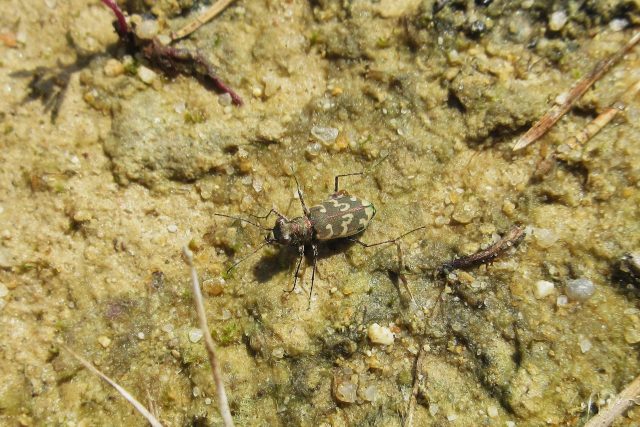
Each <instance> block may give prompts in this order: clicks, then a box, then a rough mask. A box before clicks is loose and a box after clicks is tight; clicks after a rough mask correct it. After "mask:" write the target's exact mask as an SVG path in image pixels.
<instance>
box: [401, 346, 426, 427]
mask: <svg viewBox="0 0 640 427" xmlns="http://www.w3.org/2000/svg"><path fill="white" fill-rule="evenodd" d="M426 355H427V352H426V351H424V344H421V345H420V350H419V352H418V357H417V358H416V364H415V371H414V374H413V375H414V377H413V387H412V389H411V397H410V398H409V409H408V410H407V418H406V419H405V422H404V426H405V427H413V416H414V414H415V412H416V402H417V396H418V390H419V389H420V384H421V383H422V381H424V375H423V373H422V370H423V368H422V366H423V365H424V359H425V357H426Z"/></svg>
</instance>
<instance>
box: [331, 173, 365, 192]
mask: <svg viewBox="0 0 640 427" xmlns="http://www.w3.org/2000/svg"><path fill="white" fill-rule="evenodd" d="M356 175H364V172H354V173H343V174H341V175H336V176H335V187H334V190H333V192H334V193H337V192H338V180H339V179H340V178H342V177H343V176H356Z"/></svg>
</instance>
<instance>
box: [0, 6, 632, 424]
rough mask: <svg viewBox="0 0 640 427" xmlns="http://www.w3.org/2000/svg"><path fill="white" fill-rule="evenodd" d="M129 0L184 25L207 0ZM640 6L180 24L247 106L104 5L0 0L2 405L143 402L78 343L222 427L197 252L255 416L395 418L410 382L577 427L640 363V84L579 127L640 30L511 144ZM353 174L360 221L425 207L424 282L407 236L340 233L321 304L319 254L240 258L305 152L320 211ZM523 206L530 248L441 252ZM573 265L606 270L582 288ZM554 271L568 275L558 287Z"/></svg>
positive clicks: (110, 414)
mask: <svg viewBox="0 0 640 427" xmlns="http://www.w3.org/2000/svg"><path fill="white" fill-rule="evenodd" d="M127 6H128V7H129V11H130V12H131V13H133V12H137V13H141V12H147V14H146V15H145V16H146V17H147V18H151V17H155V18H157V19H158V23H159V27H160V30H161V32H164V33H168V32H169V30H170V29H176V28H178V27H180V26H181V25H182V24H184V23H186V22H188V21H189V20H190V19H193V16H194V15H195V14H197V13H198V11H199V9H198V7H197V6H198V5H195V6H194V5H192V2H190V1H182V2H178V1H166V2H158V3H156V4H155V5H154V7H153V8H151V9H150V8H148V7H146V6H145V4H144V2H138V1H130V2H129V3H128V4H127ZM192 7H193V9H190V8H192ZM639 9H640V5H638V3H637V2H635V3H634V2H628V1H627V2H625V1H613V0H612V1H593V2H560V1H558V2H546V1H545V2H539V1H532V0H528V1H522V2H500V1H494V2H490V1H476V2H466V1H450V2H446V1H439V2H435V1H429V0H425V1H418V0H401V1H392V0H380V1H364V0H358V1H352V2H341V1H329V0H326V1H324V0H320V1H313V2H304V1H298V0H293V1H286V2H275V1H252V2H248V1H238V2H236V3H234V4H233V5H232V6H231V7H230V8H229V9H228V10H226V11H225V13H224V14H223V15H221V16H220V17H218V18H216V19H215V20H214V21H213V22H211V23H209V24H207V25H205V26H203V27H202V28H201V29H200V30H198V31H197V32H196V33H194V34H193V35H192V36H191V37H189V38H188V39H185V40H183V41H180V42H179V43H178V44H179V46H181V47H184V48H188V49H194V50H195V49H198V50H199V51H200V52H202V53H203V54H204V55H205V56H206V57H207V58H208V59H209V60H210V61H211V62H212V63H213V64H215V65H216V67H217V69H218V72H219V75H220V77H221V78H222V79H223V80H225V81H226V82H227V83H228V84H229V85H230V86H231V87H233V88H235V89H236V90H237V91H238V92H239V93H240V94H241V96H242V97H243V99H244V101H245V105H244V106H242V107H235V106H233V105H230V102H229V101H230V100H229V98H228V97H227V96H225V95H220V94H218V93H216V92H215V91H212V90H210V88H207V87H205V86H203V85H202V84H201V83H200V82H198V81H197V80H195V79H193V78H191V77H175V78H167V77H165V76H163V74H162V72H161V71H160V70H157V69H155V70H154V69H153V67H152V65H151V64H148V63H146V62H145V60H144V59H143V58H142V57H140V56H134V57H132V56H127V55H126V53H125V51H124V49H123V48H122V47H121V46H118V45H117V42H118V37H117V35H116V33H115V31H114V30H113V27H112V20H113V16H112V14H111V12H110V11H109V10H108V9H107V8H105V7H104V6H103V5H102V4H101V3H100V2H99V1H90V2H88V3H87V2H85V1H79V0H70V1H66V2H63V1H60V0H38V1H33V2H20V1H16V0H5V1H3V2H2V3H0V11H2V15H1V16H0V35H1V36H2V38H1V40H0V53H1V61H2V68H1V69H0V89H1V90H2V94H3V96H2V97H1V99H0V134H1V135H2V137H1V138H0V164H1V165H2V167H0V361H1V363H0V423H2V424H4V425H86V426H89V425H144V424H145V422H144V420H143V419H142V418H141V417H140V416H139V415H138V414H136V413H135V412H134V411H133V410H132V408H130V407H129V406H128V404H127V403H126V402H125V401H124V400H123V399H122V398H121V397H120V396H119V395H117V394H116V393H115V391H114V390H112V389H111V388H110V387H109V386H108V385H106V384H105V383H103V382H101V381H100V380H99V379H98V378H96V377H94V376H93V375H92V374H91V373H90V372H87V371H86V370H84V369H83V368H82V367H81V366H80V365H79V364H78V363H77V362H76V361H75V360H74V359H73V358H71V357H70V356H69V355H68V354H67V353H65V352H64V350H63V349H62V348H61V347H60V344H61V343H65V344H66V345H68V346H70V347H71V348H73V349H75V350H76V351H77V352H79V353H81V354H82V355H84V356H85V357H86V358H88V359H89V360H91V361H92V362H93V363H95V364H96V366H98V367H99V368H100V369H102V370H104V372H105V373H107V374H108V375H110V376H111V377H113V378H114V379H116V380H117V381H118V382H120V383H121V384H122V385H123V386H124V387H125V388H127V389H129V390H130V391H131V392H132V393H133V394H134V395H135V396H137V397H138V398H139V399H140V400H141V401H143V402H144V403H145V404H147V405H149V406H150V407H151V408H152V410H153V411H154V412H155V413H156V414H157V416H158V417H159V418H160V420H162V422H163V423H166V424H167V425H176V426H178V425H220V424H221V419H220V417H219V414H218V412H217V406H216V401H215V394H214V387H213V384H212V382H211V379H210V371H209V367H208V362H207V357H206V353H205V351H204V348H203V346H202V340H201V339H200V336H199V334H198V332H199V331H198V329H197V326H196V325H197V320H196V318H195V311H194V310H193V306H192V301H191V294H190V291H189V282H188V271H187V268H186V266H185V264H184V262H183V260H182V259H181V255H180V253H181V247H182V246H184V245H189V246H190V247H191V248H192V249H193V250H194V251H195V254H196V265H197V268H198V270H199V272H200V275H201V276H202V280H203V290H204V293H205V296H206V306H207V311H208V314H209V317H210V324H211V328H212V330H213V331H214V332H213V335H214V339H215V341H216V342H217V343H218V345H219V351H220V353H221V358H222V360H223V368H224V372H225V379H226V384H227V390H228V394H229V398H230V402H231V406H232V411H233V415H234V419H235V421H236V423H237V425H301V426H307V425H315V426H317V425H331V426H343V425H345V426H346V425H376V426H396V425H402V424H403V423H404V421H405V420H406V419H407V410H408V409H407V408H408V407H409V400H410V397H411V394H412V389H413V385H414V381H416V378H417V381H418V382H417V394H416V400H417V405H416V408H415V412H414V415H413V417H414V418H413V422H414V425H454V426H455V425H460V426H465V425H502V426H504V425H507V426H511V425H519V426H520V425H522V426H528V425H531V426H534V425H542V424H545V423H547V424H550V425H581V424H583V423H584V422H585V421H586V420H587V419H588V418H589V417H590V416H592V415H593V413H594V412H596V411H598V409H599V408H601V407H603V406H604V405H605V404H606V402H607V401H608V399H610V398H611V397H612V396H613V395H614V394H615V393H617V392H619V391H620V390H621V389H622V387H624V385H625V384H628V383H629V382H631V380H632V379H633V378H634V377H636V376H637V375H638V374H640V360H639V358H638V344H639V343H640V307H639V305H638V288H637V287H638V279H637V277H634V276H633V275H625V274H622V273H621V272H620V268H619V267H620V260H621V259H622V257H623V256H625V255H627V254H633V253H635V254H638V253H640V221H638V219H639V218H640V212H639V209H640V208H639V206H640V188H639V185H640V184H639V183H640V145H639V144H638V141H639V140H640V120H639V117H640V103H639V102H638V97H635V98H633V99H630V100H626V101H627V102H628V106H627V109H626V111H625V112H624V113H623V114H620V115H619V117H617V118H616V119H614V121H613V122H612V123H611V124H610V125H608V126H607V127H605V128H604V129H603V130H602V131H601V132H600V133H599V134H598V135H597V136H596V137H594V138H593V139H591V140H590V141H589V142H588V143H587V144H586V145H585V146H584V147H580V148H578V149H576V150H573V151H571V150H566V149H565V146H563V144H565V142H566V140H567V139H568V138H569V137H570V136H571V135H573V134H574V133H575V132H576V131H578V130H580V129H581V128H582V127H583V126H585V125H586V124H587V123H588V121H589V120H591V119H592V118H593V117H595V116H596V115H597V114H598V113H599V112H601V111H602V110H603V109H604V108H605V107H607V106H609V105H610V104H611V103H612V102H613V101H615V100H616V99H618V98H619V97H620V94H622V93H624V92H625V91H626V89H627V88H628V87H629V86H630V85H632V84H633V83H635V82H636V81H637V80H638V79H639V78H640V56H639V55H640V50H639V49H638V48H636V49H635V50H634V51H632V52H631V53H630V54H628V55H627V56H626V57H625V58H624V60H623V61H621V62H620V64H618V65H617V66H616V67H614V68H613V69H612V70H611V71H610V72H609V73H607V74H606V75H605V77H604V78H603V79H602V80H601V81H599V82H598V84H597V85H596V86H595V87H594V89H592V90H590V91H589V92H587V94H586V95H585V97H584V98H583V99H582V100H581V101H580V102H579V103H578V105H577V106H576V107H575V108H574V109H573V110H572V111H571V112H570V113H569V114H568V115H567V116H566V117H565V118H563V119H562V120H561V121H560V122H559V123H558V124H557V125H556V126H555V127H554V128H553V129H552V130H551V132H550V133H549V134H548V135H547V136H545V137H544V138H543V139H542V140H541V141H539V142H537V143H536V144H534V145H532V146H531V147H529V148H527V149H526V150H523V151H522V152H517V153H514V152H512V150H511V146H512V142H513V141H514V140H515V139H516V138H517V137H518V136H520V135H521V134H522V133H523V132H524V131H525V130H526V129H527V128H528V127H529V126H530V125H531V124H532V123H533V122H535V120H536V119H537V118H539V117H540V116H541V115H542V114H543V113H544V112H545V111H546V109H547V108H548V107H549V106H550V105H552V103H553V100H554V99H556V97H557V96H558V95H560V94H562V93H564V92H565V91H566V90H567V89H568V88H570V87H571V85H572V83H573V82H574V81H575V80H576V79H577V78H579V77H581V76H582V75H584V74H585V73H587V72H588V71H589V70H590V69H591V67H592V66H593V65H594V64H595V63H596V62H597V61H598V60H600V59H602V58H604V57H606V56H607V55H610V54H612V53H613V52H615V51H616V50H617V49H618V48H620V46H622V45H623V44H624V42H625V41H626V40H628V38H629V37H630V36H631V34H632V33H633V31H634V25H635V26H637V25H638V23H639V22H640V12H639V11H638V10H639ZM38 67H41V68H38ZM34 76H35V77H37V78H36V79H34ZM48 78H51V80H47V79H48ZM30 84H31V85H30ZM34 90H35V92H34ZM32 98H33V99H32ZM52 106H53V107H54V110H55V109H56V108H59V109H58V111H57V114H54V115H52V114H51V109H50V108H48V107H52ZM56 106H57V107H56ZM53 119H55V120H53ZM358 171H364V172H365V174H364V175H363V176H361V177H349V178H345V179H344V180H343V181H342V184H341V185H342V186H343V187H344V188H345V189H347V190H348V191H349V192H350V193H351V194H353V195H356V196H358V197H359V198H362V199H365V200H368V201H370V202H372V203H373V204H374V205H375V206H376V209H377V215H376V217H375V219H374V220H373V221H372V223H371V224H370V226H369V228H368V229H367V230H366V231H365V232H364V233H363V235H362V236H361V238H362V240H363V241H365V242H376V241H381V240H386V239H390V238H393V237H396V236H398V235H400V234H402V233H404V232H405V231H408V230H411V229H413V228H415V227H419V226H422V225H426V228H425V229H423V230H420V231H417V232H415V233H412V234H410V235H408V236H406V237H405V238H404V239H403V240H402V241H401V249H402V255H403V256H402V258H403V261H404V267H403V270H402V271H403V274H405V275H406V279H407V283H408V287H409V290H408V289H407V287H405V286H404V285H403V284H402V281H401V280H399V279H398V274H397V273H398V268H399V259H398V253H397V250H396V247H395V246H393V245H392V246H384V247H376V248H369V249H365V248H362V247H360V246H359V245H354V244H349V243H348V242H344V241H332V242H328V244H323V245H321V247H320V254H319V259H318V271H317V274H316V278H315V285H314V289H313V294H312V295H311V297H309V292H310V280H311V279H310V277H311V268H306V269H304V274H303V275H301V277H300V278H299V280H298V284H299V286H297V288H296V289H295V291H294V292H292V293H287V292H285V291H287V290H289V289H290V288H291V287H292V285H293V281H294V278H293V273H294V270H295V265H296V260H297V249H296V248H278V247H268V248H265V249H263V250H262V251H260V252H259V253H258V254H256V255H255V256H253V257H252V258H249V259H248V260H246V261H244V262H243V263H241V264H240V265H239V266H238V268H236V269H235V270H233V271H232V272H231V273H226V269H227V267H228V266H229V265H230V264H231V263H232V262H233V261H234V260H239V259H240V258H241V257H243V256H245V255H247V254H249V253H250V252H251V251H252V250H254V249H255V248H257V247H258V246H259V245H260V244H261V243H262V242H263V240H262V239H263V237H264V232H263V231H262V230H260V229H258V228H257V227H252V226H251V225H248V224H241V223H240V222H238V221H233V220H230V219H227V218H221V217H215V216H214V215H213V214H214V213H225V214H230V215H238V216H241V217H244V218H248V217H249V215H250V214H254V215H259V214H263V213H265V212H267V211H268V210H269V209H271V208H272V207H276V208H277V209H279V210H280V211H281V212H283V213H284V214H286V215H289V216H299V215H301V213H302V212H301V208H300V205H299V201H298V200H297V198H296V194H295V182H294V180H293V178H292V175H293V174H295V176H296V177H297V178H298V179H299V181H300V184H301V185H302V187H303V189H304V197H305V200H306V202H307V204H308V205H313V204H318V203H320V202H322V201H323V200H325V199H326V198H327V197H328V196H329V195H330V194H331V193H332V191H333V177H334V176H335V175H337V174H339V173H350V172H358ZM263 224H264V226H265V227H271V226H272V225H273V222H272V219H269V220H267V221H264V222H263ZM514 224H520V225H522V226H523V227H526V237H525V239H524V241H523V242H522V243H521V244H520V245H518V247H517V248H515V249H512V250H510V251H508V252H507V253H505V254H503V256H502V257H501V258H499V259H498V260H497V261H495V262H494V263H492V264H491V265H489V266H481V267H478V268H473V269H470V270H468V271H465V272H463V271H456V272H452V273H451V274H449V275H447V276H446V277H442V276H439V275H438V274H437V270H438V268H439V266H440V265H441V264H442V263H443V262H446V261H448V260H451V259H452V258H454V257H458V256H463V255H468V254H472V253H474V252H475V251H477V250H479V249H481V248H485V247H487V246H488V245H490V244H491V243H492V242H494V241H496V240H498V239H499V238H500V235H502V234H504V233H505V232H507V231H508V230H509V229H511V227H512V226H513V225H514ZM306 261H307V264H308V263H309V262H310V261H311V258H310V257H307V260H306ZM301 271H302V270H301ZM579 278H583V279H587V280H588V281H589V282H590V283H591V284H593V285H594V289H595V292H594V293H593V295H592V296H590V297H588V298H584V299H583V300H577V299H576V298H572V299H568V298H566V295H572V293H571V289H572V286H573V285H572V284H573V283H574V282H572V281H573V280H575V279H579ZM541 280H544V281H546V282H550V283H552V284H553V288H551V289H550V288H549V287H548V285H544V286H547V287H546V288H545V289H547V291H546V292H543V294H538V295H536V290H538V291H539V290H540V289H541V286H543V285H541V284H540V283H539V281H541ZM309 298H310V299H309ZM373 324H377V325H379V326H381V327H382V330H381V331H382V332H381V333H383V334H386V335H385V336H386V337H387V338H388V336H389V334H390V333H392V334H393V343H391V344H388V345H381V344H379V343H377V342H375V341H376V339H377V338H376V337H377V335H376V333H374V332H373V331H374V330H375V327H374V328H373V329H372V328H371V325H373ZM378 332H380V330H379V331H378ZM419 354H421V355H422V364H421V365H422V369H421V372H418V373H417V374H418V375H416V372H414V366H415V361H416V358H417V357H418V355H419ZM634 422H635V423H638V422H640V411H638V410H632V411H630V412H629V413H628V414H627V416H626V418H625V419H624V420H621V421H620V425H633V423H634Z"/></svg>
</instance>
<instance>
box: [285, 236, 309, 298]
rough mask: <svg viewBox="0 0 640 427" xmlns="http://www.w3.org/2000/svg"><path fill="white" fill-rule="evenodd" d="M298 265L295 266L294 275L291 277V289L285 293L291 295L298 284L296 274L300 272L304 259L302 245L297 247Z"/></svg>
mask: <svg viewBox="0 0 640 427" xmlns="http://www.w3.org/2000/svg"><path fill="white" fill-rule="evenodd" d="M298 254H299V258H298V265H297V266H296V273H295V274H294V275H293V287H292V288H291V290H288V291H285V292H287V293H291V292H293V291H295V289H296V284H297V283H298V273H299V272H300V266H301V265H302V259H303V258H304V245H301V246H298Z"/></svg>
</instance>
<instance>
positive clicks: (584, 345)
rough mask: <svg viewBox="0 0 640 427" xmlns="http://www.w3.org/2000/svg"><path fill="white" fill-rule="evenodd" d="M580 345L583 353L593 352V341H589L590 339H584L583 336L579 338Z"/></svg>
mask: <svg viewBox="0 0 640 427" xmlns="http://www.w3.org/2000/svg"><path fill="white" fill-rule="evenodd" d="M578 345H579V346H580V351H582V352H583V353H586V352H588V351H589V350H591V347H592V346H593V345H592V344H591V341H589V338H587V337H584V336H582V335H580V336H579V337H578Z"/></svg>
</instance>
